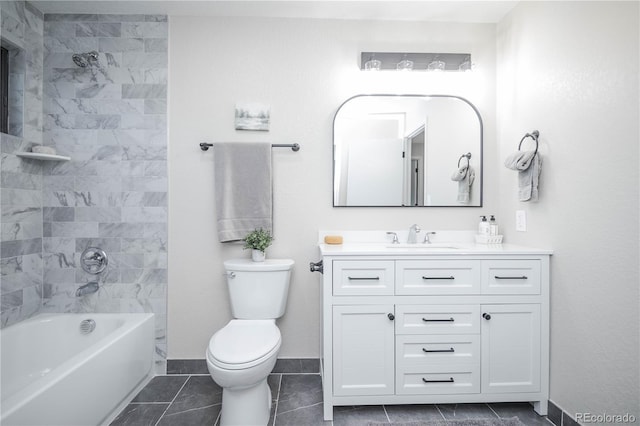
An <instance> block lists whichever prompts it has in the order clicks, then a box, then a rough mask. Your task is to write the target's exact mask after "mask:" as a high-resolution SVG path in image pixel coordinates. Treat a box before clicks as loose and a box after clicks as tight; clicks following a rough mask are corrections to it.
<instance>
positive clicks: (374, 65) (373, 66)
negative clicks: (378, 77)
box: [364, 58, 382, 71]
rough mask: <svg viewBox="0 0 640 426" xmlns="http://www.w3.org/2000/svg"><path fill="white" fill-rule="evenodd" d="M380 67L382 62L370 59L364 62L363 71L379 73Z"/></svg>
mask: <svg viewBox="0 0 640 426" xmlns="http://www.w3.org/2000/svg"><path fill="white" fill-rule="evenodd" d="M381 66H382V62H380V61H379V60H377V59H373V58H371V59H369V60H368V61H367V62H365V64H364V69H365V70H366V71H380V67H381Z"/></svg>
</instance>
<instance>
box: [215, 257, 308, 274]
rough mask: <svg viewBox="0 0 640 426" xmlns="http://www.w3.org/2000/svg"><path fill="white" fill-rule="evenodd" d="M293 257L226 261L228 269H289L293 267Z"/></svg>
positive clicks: (225, 265)
mask: <svg viewBox="0 0 640 426" xmlns="http://www.w3.org/2000/svg"><path fill="white" fill-rule="evenodd" d="M294 263H295V262H294V261H293V260H291V259H266V260H265V261H264V262H254V261H253V260H251V259H230V260H226V261H225V262H224V267H225V269H226V270H227V271H288V270H290V269H292V268H293V265H294Z"/></svg>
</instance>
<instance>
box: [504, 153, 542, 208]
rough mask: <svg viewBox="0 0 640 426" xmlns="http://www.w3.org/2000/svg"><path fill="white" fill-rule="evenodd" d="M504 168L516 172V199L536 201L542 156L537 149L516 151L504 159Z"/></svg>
mask: <svg viewBox="0 0 640 426" xmlns="http://www.w3.org/2000/svg"><path fill="white" fill-rule="evenodd" d="M504 165H505V167H506V168H508V169H511V170H515V171H517V172H518V200H520V201H538V182H539V178H540V171H541V170H542V157H541V156H540V153H538V152H537V151H516V152H514V153H513V154H511V155H509V156H508V157H507V158H506V160H505V161H504Z"/></svg>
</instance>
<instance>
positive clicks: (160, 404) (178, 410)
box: [111, 360, 552, 426]
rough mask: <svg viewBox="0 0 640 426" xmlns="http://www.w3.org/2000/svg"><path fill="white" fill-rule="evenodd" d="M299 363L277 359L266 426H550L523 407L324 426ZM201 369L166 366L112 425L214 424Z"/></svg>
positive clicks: (343, 416) (369, 410)
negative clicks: (467, 423) (491, 425)
mask: <svg viewBox="0 0 640 426" xmlns="http://www.w3.org/2000/svg"><path fill="white" fill-rule="evenodd" d="M300 361H301V360H282V362H280V360H279V363H278V364H277V365H276V368H275V369H274V372H273V373H272V374H271V375H270V376H269V386H270V387H271V394H272V396H273V404H272V408H271V419H270V420H269V425H274V426H307V425H308V426H311V425H334V426H339V425H349V426H360V425H366V424H367V423H369V422H381V423H390V422H411V421H425V420H434V421H435V420H443V419H447V420H454V419H490V418H491V419H498V418H499V417H500V418H510V417H518V418H519V419H520V421H521V422H522V423H524V424H525V425H527V426H537V425H544V426H551V425H552V423H551V422H549V421H548V420H547V419H546V417H540V416H538V415H537V414H536V413H535V412H534V411H533V409H532V408H531V406H530V405H529V404H526V403H503V404H438V405H385V406H381V405H378V406H355V407H335V408H334V420H333V422H325V421H323V419H322V383H321V379H320V375H319V374H318V372H317V371H318V370H317V369H315V368H314V367H313V366H311V367H310V366H309V364H308V363H305V362H304V361H305V360H302V362H301V363H300ZM314 369H315V371H313V370H314ZM187 370H188V371H190V372H191V373H194V372H196V373H198V374H184V373H183V371H187ZM202 370H203V369H202V366H201V365H199V366H198V368H196V369H195V370H194V369H193V368H188V366H187V367H185V366H183V365H181V366H177V367H175V368H171V367H170V368H169V373H170V375H167V376H157V377H154V378H153V379H152V380H151V382H150V383H149V384H148V385H147V386H146V387H145V388H144V389H143V390H142V391H140V393H139V394H138V395H137V396H136V397H135V398H134V399H133V401H132V402H131V403H130V404H129V405H128V406H127V407H126V408H125V409H124V410H123V411H122V412H121V413H120V414H119V415H118V417H117V418H116V419H115V420H114V421H113V422H112V423H111V426H125V425H126V426H146V425H148V426H156V425H157V426H172V425H176V426H191V425H194V426H201V425H211V426H213V425H218V424H219V422H220V407H221V402H222V389H220V387H219V386H218V385H217V384H216V383H215V382H214V381H213V380H212V379H211V377H210V376H209V374H208V373H206V372H204V371H202ZM287 371H293V372H287ZM171 373H172V374H171Z"/></svg>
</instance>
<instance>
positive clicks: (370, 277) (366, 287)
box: [333, 260, 394, 296]
mask: <svg viewBox="0 0 640 426" xmlns="http://www.w3.org/2000/svg"><path fill="white" fill-rule="evenodd" d="M393 272H394V262H393V260H381V261H377V260H334V261H333V294H334V295H336V296H354V295H361V296H363V295H392V294H393V279H394V273H393Z"/></svg>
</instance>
